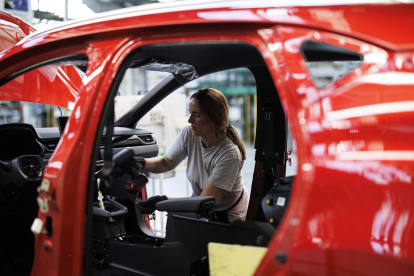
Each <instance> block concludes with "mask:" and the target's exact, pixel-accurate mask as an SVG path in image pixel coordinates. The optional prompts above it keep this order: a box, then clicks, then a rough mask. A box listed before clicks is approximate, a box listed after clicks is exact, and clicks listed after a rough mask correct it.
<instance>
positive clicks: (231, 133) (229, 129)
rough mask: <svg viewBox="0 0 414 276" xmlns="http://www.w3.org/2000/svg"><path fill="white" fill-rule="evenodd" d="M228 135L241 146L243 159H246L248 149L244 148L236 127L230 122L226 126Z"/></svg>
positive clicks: (234, 142)
mask: <svg viewBox="0 0 414 276" xmlns="http://www.w3.org/2000/svg"><path fill="white" fill-rule="evenodd" d="M226 136H227V137H228V138H229V139H230V140H231V141H232V142H233V144H235V145H236V146H237V147H238V148H239V150H240V153H241V156H242V160H246V149H245V148H244V144H243V141H242V140H241V139H240V136H239V134H238V133H237V131H236V129H235V128H234V127H233V126H231V125H230V124H229V126H228V127H226Z"/></svg>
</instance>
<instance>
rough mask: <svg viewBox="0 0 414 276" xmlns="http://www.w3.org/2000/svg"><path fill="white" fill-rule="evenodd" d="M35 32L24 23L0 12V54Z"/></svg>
mask: <svg viewBox="0 0 414 276" xmlns="http://www.w3.org/2000/svg"><path fill="white" fill-rule="evenodd" d="M35 31H36V30H35V29H34V28H33V27H31V26H30V25H29V24H27V23H26V22H24V21H22V20H20V19H18V18H16V17H14V16H13V15H11V14H8V13H6V12H4V11H0V37H1V39H0V52H2V51H4V50H6V49H8V48H11V47H13V46H14V45H16V44H17V43H18V42H19V41H20V40H21V39H22V38H24V37H25V36H27V35H29V34H31V33H33V32H35Z"/></svg>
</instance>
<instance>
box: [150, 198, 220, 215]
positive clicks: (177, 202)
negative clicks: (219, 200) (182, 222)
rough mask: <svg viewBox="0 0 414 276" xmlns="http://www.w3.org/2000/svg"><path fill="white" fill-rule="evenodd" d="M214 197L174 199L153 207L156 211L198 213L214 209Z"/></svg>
mask: <svg viewBox="0 0 414 276" xmlns="http://www.w3.org/2000/svg"><path fill="white" fill-rule="evenodd" d="M215 202H216V199H215V198H214V196H197V197H185V198H176V199H170V200H165V201H161V202H158V203H157V204H155V207H156V208H157V210H158V211H165V212H187V213H199V212H201V211H204V210H207V209H211V208H213V207H214V204H215Z"/></svg>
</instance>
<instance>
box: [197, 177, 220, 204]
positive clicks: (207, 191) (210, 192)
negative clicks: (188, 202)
mask: <svg viewBox="0 0 414 276" xmlns="http://www.w3.org/2000/svg"><path fill="white" fill-rule="evenodd" d="M225 192H226V191H225V190H223V189H220V188H217V187H214V186H213V185H211V184H210V183H208V182H207V184H206V186H204V189H203V192H202V193H201V195H200V196H214V198H215V199H216V203H217V202H219V200H220V199H221V198H222V197H223V195H224V193H225Z"/></svg>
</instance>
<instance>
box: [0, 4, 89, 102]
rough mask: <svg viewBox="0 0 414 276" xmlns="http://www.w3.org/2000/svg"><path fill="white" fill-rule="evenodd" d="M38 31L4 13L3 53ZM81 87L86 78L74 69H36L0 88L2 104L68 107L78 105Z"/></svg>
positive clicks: (0, 26)
mask: <svg viewBox="0 0 414 276" xmlns="http://www.w3.org/2000/svg"><path fill="white" fill-rule="evenodd" d="M35 31H36V30H35V29H34V28H33V27H31V26H30V25H28V24H27V23H25V22H24V21H22V20H20V19H18V18H16V17H14V16H12V15H10V14H8V13H5V12H2V11H0V38H1V39H0V52H1V51H4V50H7V49H9V48H11V47H13V46H14V45H16V44H17V43H18V42H19V41H20V40H22V39H23V38H24V37H26V36H27V35H30V34H31V33H33V32H35ZM0 55H1V54H0ZM55 70H57V71H55ZM48 73H49V74H48ZM48 75H49V77H48ZM81 84H82V79H81V78H80V76H79V74H78V73H77V72H76V70H75V68H74V67H73V66H61V67H60V68H59V69H57V68H50V67H49V68H43V69H41V70H39V69H36V70H33V71H31V72H28V73H26V74H24V75H22V76H20V77H17V78H16V79H14V80H12V81H10V82H9V83H7V84H6V85H3V86H2V87H0V98H1V100H2V101H27V102H38V103H44V104H51V105H57V106H62V107H66V108H68V107H70V106H73V105H74V103H75V101H76V98H77V95H78V91H79V89H80V86H81Z"/></svg>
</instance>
